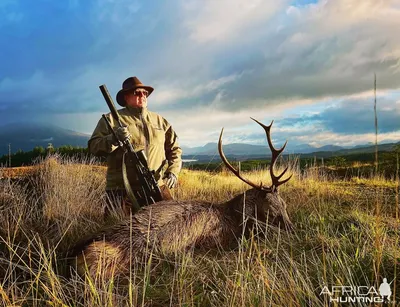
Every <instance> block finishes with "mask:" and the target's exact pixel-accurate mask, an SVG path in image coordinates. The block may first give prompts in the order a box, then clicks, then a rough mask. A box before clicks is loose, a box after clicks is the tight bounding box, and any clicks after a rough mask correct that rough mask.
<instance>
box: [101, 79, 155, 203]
mask: <svg viewBox="0 0 400 307" xmlns="http://www.w3.org/2000/svg"><path fill="white" fill-rule="evenodd" d="M99 88H100V91H101V93H102V94H103V97H104V99H105V101H106V102H107V105H108V107H109V109H110V111H111V115H112V117H113V118H114V120H115V121H116V122H117V124H118V126H119V127H123V125H122V123H121V119H120V117H119V114H118V112H117V110H116V109H115V105H114V103H113V101H112V99H111V96H110V93H109V92H108V90H107V87H106V85H105V84H103V85H100V86H99ZM102 117H103V118H104V120H105V121H106V123H107V126H108V128H109V129H110V130H111V131H112V133H113V135H114V137H115V138H116V139H117V140H118V147H120V148H122V149H123V150H124V156H123V161H122V166H123V177H124V185H125V189H126V192H127V194H128V196H129V198H130V199H131V201H132V202H133V205H134V209H135V210H139V209H140V206H139V204H138V202H137V200H136V198H135V196H134V194H133V191H132V189H131V187H130V184H129V180H128V178H127V175H126V165H125V154H126V155H127V158H128V160H129V161H130V162H131V163H130V165H133V166H134V168H135V173H136V174H137V176H138V179H139V182H140V185H141V187H142V190H143V193H144V196H145V199H146V203H147V205H149V204H153V203H155V202H157V201H161V200H162V195H161V190H160V187H159V186H158V183H157V181H156V179H155V177H154V174H155V171H154V170H150V169H149V166H148V164H147V159H146V156H145V154H144V152H143V150H139V151H135V149H134V147H133V145H132V144H131V143H130V141H129V139H126V140H120V139H118V136H117V134H116V133H115V131H114V129H113V128H112V126H111V123H110V121H109V120H108V118H107V117H106V116H105V115H104V114H103V115H102Z"/></svg>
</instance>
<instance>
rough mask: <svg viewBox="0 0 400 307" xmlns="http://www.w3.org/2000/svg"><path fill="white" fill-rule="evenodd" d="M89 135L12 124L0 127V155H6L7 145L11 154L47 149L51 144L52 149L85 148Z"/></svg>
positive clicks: (41, 126) (52, 128) (24, 124)
mask: <svg viewBox="0 0 400 307" xmlns="http://www.w3.org/2000/svg"><path fill="white" fill-rule="evenodd" d="M89 138H90V135H88V134H83V133H79V132H76V131H73V130H68V129H64V128H61V127H58V126H54V125H49V124H38V123H18V124H17V123H14V124H8V125H4V126H0V155H4V154H7V153H8V144H11V152H12V153H15V152H16V151H17V150H18V149H21V150H23V151H29V150H32V149H33V148H34V147H35V146H43V147H44V148H46V147H47V144H48V143H52V144H53V146H54V147H59V146H62V145H72V146H80V147H87V141H88V140H89Z"/></svg>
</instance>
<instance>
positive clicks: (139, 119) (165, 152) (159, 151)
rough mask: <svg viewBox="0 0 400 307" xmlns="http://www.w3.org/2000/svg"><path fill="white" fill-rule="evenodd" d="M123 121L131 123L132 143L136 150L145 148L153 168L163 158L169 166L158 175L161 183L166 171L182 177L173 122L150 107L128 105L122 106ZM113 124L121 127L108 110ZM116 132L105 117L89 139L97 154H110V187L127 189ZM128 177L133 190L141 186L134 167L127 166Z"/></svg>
mask: <svg viewBox="0 0 400 307" xmlns="http://www.w3.org/2000/svg"><path fill="white" fill-rule="evenodd" d="M118 113H119V115H120V119H121V123H122V125H124V126H125V125H126V126H128V130H129V132H130V134H131V136H132V137H131V143H132V145H133V147H134V149H135V150H136V151H138V150H142V149H143V150H144V152H145V154H146V157H147V161H148V165H149V168H150V170H158V169H159V168H160V166H161V165H162V163H163V161H164V160H166V162H167V163H165V165H166V167H164V169H162V170H161V172H160V175H159V176H157V177H156V179H157V180H158V184H159V185H160V186H162V185H163V184H164V182H163V180H162V177H163V173H165V172H171V173H173V174H174V175H176V176H177V177H178V174H179V172H180V170H181V167H182V159H181V155H182V149H181V148H180V147H179V144H178V140H177V135H176V133H175V132H174V130H173V129H172V127H171V125H170V124H169V123H168V122H167V120H166V119H164V118H163V117H162V116H160V115H158V114H156V113H154V112H150V111H148V110H147V108H143V109H142V108H132V107H126V108H123V109H120V110H118ZM106 116H107V118H108V119H109V121H110V123H111V126H112V127H114V128H117V127H118V125H117V123H116V121H115V120H114V119H113V117H112V116H111V113H108V114H107V115H106ZM113 142H114V136H113V134H112V132H111V131H110V130H109V128H108V126H107V123H106V122H105V120H104V119H103V118H101V119H100V120H99V122H98V124H97V127H96V129H95V130H94V132H93V134H92V136H91V138H90V139H89V142H88V148H89V152H91V153H92V154H94V155H96V156H107V165H108V168H107V185H106V189H107V190H112V189H124V183H123V179H122V154H123V151H122V149H121V148H118V147H117V146H115V145H113ZM127 169H128V177H129V181H130V184H131V187H132V189H133V190H139V189H140V185H139V181H138V179H137V176H136V174H135V173H134V168H132V167H129V166H128V167H127Z"/></svg>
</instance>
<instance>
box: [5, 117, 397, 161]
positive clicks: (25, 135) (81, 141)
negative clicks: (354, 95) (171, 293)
mask: <svg viewBox="0 0 400 307" xmlns="http://www.w3.org/2000/svg"><path fill="white" fill-rule="evenodd" d="M89 138H90V135H88V134H84V133H79V132H76V131H72V130H68V129H64V128H60V127H57V126H54V125H45V124H38V123H18V124H16V123H15V124H8V125H4V126H1V127H0V155H4V154H7V153H8V144H11V151H12V152H16V151H17V150H18V149H21V150H23V151H30V150H32V149H33V148H34V147H35V146H42V147H44V148H46V147H47V145H48V143H52V144H53V146H54V147H60V146H62V145H72V146H80V147H87V141H88V140H89ZM397 144H400V142H398V143H390V144H380V145H379V150H380V151H390V150H393V148H394V146H395V145H397ZM182 150H183V154H184V157H186V158H187V159H191V158H193V159H197V158H198V156H218V149H217V143H207V144H206V145H204V146H200V147H182ZM374 150H375V147H374V146H373V144H366V145H357V146H354V147H341V146H336V145H325V146H322V147H315V146H311V145H309V144H300V145H291V144H290V143H288V145H287V147H286V149H285V153H286V154H295V153H296V154H299V153H301V154H311V153H315V152H326V153H329V154H331V153H333V152H335V155H339V154H349V153H365V152H374ZM224 153H225V155H227V156H242V157H243V156H251V157H266V156H270V155H271V152H270V150H269V147H268V146H267V145H250V144H242V143H232V144H227V145H224Z"/></svg>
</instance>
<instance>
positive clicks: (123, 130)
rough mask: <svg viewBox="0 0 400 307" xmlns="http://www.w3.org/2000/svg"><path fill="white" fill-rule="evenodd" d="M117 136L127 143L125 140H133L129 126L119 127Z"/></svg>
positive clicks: (116, 132)
mask: <svg viewBox="0 0 400 307" xmlns="http://www.w3.org/2000/svg"><path fill="white" fill-rule="evenodd" d="M115 134H116V135H117V137H118V139H119V140H121V141H125V140H128V141H129V140H130V138H131V134H130V133H129V131H128V127H127V126H123V127H118V128H117V130H116V131H115Z"/></svg>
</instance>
